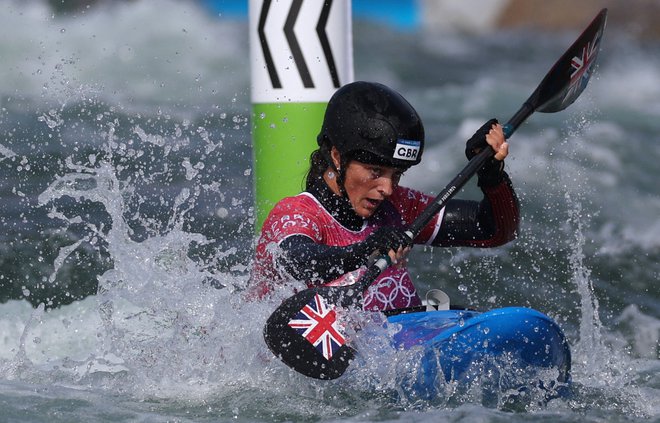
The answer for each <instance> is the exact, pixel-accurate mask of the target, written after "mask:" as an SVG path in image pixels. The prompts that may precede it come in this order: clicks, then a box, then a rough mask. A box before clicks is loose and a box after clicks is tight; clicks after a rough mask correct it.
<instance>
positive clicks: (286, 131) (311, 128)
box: [249, 0, 353, 232]
mask: <svg viewBox="0 0 660 423" xmlns="http://www.w3.org/2000/svg"><path fill="white" fill-rule="evenodd" d="M351 19H352V18H351V2H350V1H343V0H335V1H332V0H325V1H320V2H317V1H314V2H311V1H306V2H303V0H279V1H275V2H273V1H272V0H250V1H249V28H250V29H249V30H250V37H249V43H250V65H251V98H252V146H253V153H252V154H253V162H254V167H253V177H254V188H255V230H256V232H260V231H261V226H262V225H263V222H264V220H265V219H266V216H267V215H268V213H269V212H270V210H271V208H272V207H273V206H274V205H275V203H277V202H278V201H279V200H280V199H282V198H284V197H286V196H291V195H295V194H297V193H299V192H300V191H301V190H302V189H303V187H304V178H305V175H306V173H307V170H308V168H309V156H310V154H311V153H312V151H314V150H315V149H316V148H317V143H316V136H317V135H318V133H319V130H320V128H321V124H322V121H323V114H324V113H325V108H326V106H327V103H328V100H329V99H330V97H331V96H332V94H333V93H334V92H335V90H336V89H337V88H339V87H340V86H342V85H344V84H346V83H348V82H351V81H352V80H353V46H352V43H353V39H352V27H351Z"/></svg>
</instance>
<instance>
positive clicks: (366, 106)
mask: <svg viewBox="0 0 660 423" xmlns="http://www.w3.org/2000/svg"><path fill="white" fill-rule="evenodd" d="M317 141H318V143H319V146H323V145H324V144H326V145H327V146H329V147H331V146H334V147H336V148H337V150H338V151H339V153H340V154H341V155H342V157H343V158H348V157H350V158H351V159H355V160H359V161H362V162H365V163H377V164H382V165H386V166H391V167H398V168H409V167H410V166H414V165H416V164H418V163H419V162H420V161H421V159H422V152H423V150H424V126H423V125H422V121H421V119H420V117H419V115H418V114H417V112H416V111H415V109H414V108H413V107H412V106H411V105H410V103H408V101H406V99H404V98H403V97H402V96H401V94H399V93H397V92H396V91H394V90H392V89H391V88H388V87H386V86H385V85H382V84H378V83H375V82H364V81H357V82H352V83H350V84H347V85H344V86H343V87H341V88H340V89H339V90H337V92H335V94H334V95H333V96H332V98H331V99H330V101H329V102H328V107H327V109H326V111H325V117H324V119H323V126H322V127H321V133H320V134H319V136H318V139H317Z"/></svg>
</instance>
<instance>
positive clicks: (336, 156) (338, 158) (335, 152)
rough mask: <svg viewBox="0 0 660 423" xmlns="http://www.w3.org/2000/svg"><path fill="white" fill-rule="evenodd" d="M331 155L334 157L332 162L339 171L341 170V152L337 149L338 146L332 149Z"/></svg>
mask: <svg viewBox="0 0 660 423" xmlns="http://www.w3.org/2000/svg"><path fill="white" fill-rule="evenodd" d="M330 157H331V158H332V164H334V165H335V169H337V171H339V170H341V169H340V168H339V167H340V166H341V154H340V153H339V150H337V147H334V146H333V147H332V150H330Z"/></svg>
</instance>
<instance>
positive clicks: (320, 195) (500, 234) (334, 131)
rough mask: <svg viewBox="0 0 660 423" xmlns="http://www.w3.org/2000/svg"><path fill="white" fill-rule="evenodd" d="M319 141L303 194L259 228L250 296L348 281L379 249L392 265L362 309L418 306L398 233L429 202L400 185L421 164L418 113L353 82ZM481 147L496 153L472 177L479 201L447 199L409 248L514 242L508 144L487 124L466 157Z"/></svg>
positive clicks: (332, 104)
mask: <svg viewBox="0 0 660 423" xmlns="http://www.w3.org/2000/svg"><path fill="white" fill-rule="evenodd" d="M317 141H318V145H319V148H318V149H317V150H316V151H314V152H313V153H312V156H311V164H310V169H309V172H308V175H307V179H306V189H305V191H304V192H302V193H301V194H298V195H296V196H293V197H288V198H285V199H283V200H281V201H280V202H278V203H277V204H276V205H275V207H274V208H273V210H272V211H271V212H270V214H269V215H268V217H267V218H266V220H265V222H264V224H263V227H262V232H261V236H260V238H259V240H258V243H257V247H256V255H255V260H254V265H253V269H252V274H251V283H252V287H251V292H252V294H253V295H256V296H258V297H261V296H263V295H265V294H267V293H268V292H269V291H270V290H271V289H272V288H273V286H274V285H275V284H282V283H286V281H290V280H292V279H294V280H299V281H305V282H306V284H307V286H309V287H311V286H315V285H322V284H328V285H345V284H350V283H353V282H355V281H357V280H358V279H359V276H360V274H361V272H362V271H364V269H365V268H366V266H367V265H368V264H369V260H370V258H372V257H373V255H374V253H375V252H377V253H376V254H388V255H389V256H390V258H391V259H392V262H393V265H392V266H390V267H389V268H388V269H386V270H385V271H384V272H382V273H381V275H380V276H379V277H378V278H377V279H376V281H375V282H374V283H373V284H372V285H371V286H370V287H369V289H368V290H367V292H365V295H364V301H363V306H364V308H365V309H367V310H388V309H394V308H406V307H412V306H417V305H420V304H421V299H420V296H419V295H418V294H417V290H416V289H415V286H414V284H413V282H412V280H411V278H410V275H409V273H408V269H407V267H406V260H405V256H406V254H407V253H408V252H409V250H410V247H411V245H412V243H413V242H412V241H411V240H410V239H409V237H408V236H407V235H406V234H405V230H406V228H407V226H408V225H409V224H410V223H411V222H413V221H414V219H415V217H417V216H418V215H419V214H420V213H421V212H422V210H423V209H424V208H425V207H426V205H427V204H428V203H430V201H431V200H432V199H433V197H431V196H428V195H425V194H423V193H421V192H418V191H415V190H412V189H409V188H405V187H402V186H400V185H399V179H400V178H401V176H402V175H403V173H404V172H405V171H406V170H407V169H408V168H410V167H411V166H414V165H416V164H419V162H420V161H421V158H422V153H423V150H424V127H423V125H422V121H421V119H420V117H419V115H418V114H417V112H416V111H415V109H414V108H413V107H412V106H411V105H410V103H408V101H406V100H405V99H404V98H403V97H402V96H401V95H400V94H399V93H397V92H395V91H394V90H392V89H390V88H388V87H386V86H385V85H382V84H378V83H373V82H363V81H359V82H354V83H350V84H347V85H345V86H343V87H342V88H340V89H339V90H337V92H336V93H335V94H334V95H333V96H332V98H331V99H330V101H329V102H328V106H327V110H326V112H325V116H324V121H323V125H322V128H321V132H320V134H319V136H318V139H317ZM489 146H490V147H489ZM483 148H493V150H494V151H495V152H496V154H495V156H494V158H493V159H492V160H491V161H489V162H488V163H487V164H486V165H485V166H484V167H483V168H482V169H481V170H480V171H479V172H478V184H479V187H480V188H481V190H482V191H483V193H484V197H483V199H482V200H481V201H467V200H450V201H449V202H448V204H447V206H446V207H445V208H444V209H443V210H442V211H441V212H440V213H438V214H437V216H436V217H435V218H434V219H433V220H432V221H431V222H430V223H429V224H428V225H427V226H426V227H425V228H424V229H423V230H422V231H421V232H420V234H419V235H418V236H417V237H416V238H415V240H414V243H415V244H427V245H432V246H440V247H449V246H471V247H495V246H499V245H502V244H504V243H506V242H509V241H511V240H513V239H514V238H515V236H516V231H517V229H518V224H519V220H520V218H519V210H518V201H517V198H516V195H515V193H514V190H513V188H512V185H511V182H510V180H509V177H508V175H507V174H506V172H504V161H503V160H504V158H505V157H506V156H507V154H508V143H506V140H505V139H504V133H503V130H502V126H501V125H499V124H498V123H497V121H496V120H494V119H493V120H490V121H489V122H487V123H486V124H485V125H483V126H482V127H481V128H480V129H479V130H478V131H477V132H476V133H475V134H474V136H473V137H472V138H470V140H468V142H467V146H466V155H467V157H468V159H470V158H472V157H473V156H474V155H475V154H477V153H478V152H479V151H480V150H481V149H483Z"/></svg>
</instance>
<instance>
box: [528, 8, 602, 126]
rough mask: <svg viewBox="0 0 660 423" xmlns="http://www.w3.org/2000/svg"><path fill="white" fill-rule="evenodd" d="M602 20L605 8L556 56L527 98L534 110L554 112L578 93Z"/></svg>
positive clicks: (589, 70)
mask: <svg viewBox="0 0 660 423" xmlns="http://www.w3.org/2000/svg"><path fill="white" fill-rule="evenodd" d="M606 22H607V9H603V10H601V11H600V13H599V14H598V15H597V16H596V17H595V18H594V20H593V21H592V22H591V24H589V26H588V27H587V29H585V30H584V32H583V33H582V35H580V37H579V38H578V39H577V40H575V42H574V43H573V45H572V46H571V47H570V48H569V49H568V50H566V53H564V55H563V56H562V57H560V58H559V60H558V61H557V63H555V65H554V66H553V67H552V69H550V72H548V74H547V75H546V76H545V78H544V79H543V81H542V82H541V84H540V85H539V86H538V88H537V89H536V91H535V92H534V93H533V94H532V96H531V97H530V99H529V100H528V103H530V104H531V105H532V107H533V108H534V110H536V111H538V112H544V113H554V112H558V111H560V110H564V109H565V108H566V107H568V106H570V105H571V104H572V103H573V102H574V101H575V100H576V99H577V98H578V97H579V96H580V94H581V93H582V91H584V89H585V88H586V87H587V83H588V82H589V78H591V74H592V73H593V71H594V69H595V63H596V58H597V57H598V52H599V51H600V42H601V39H602V37H603V31H604V30H605V23H606Z"/></svg>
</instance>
